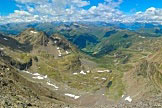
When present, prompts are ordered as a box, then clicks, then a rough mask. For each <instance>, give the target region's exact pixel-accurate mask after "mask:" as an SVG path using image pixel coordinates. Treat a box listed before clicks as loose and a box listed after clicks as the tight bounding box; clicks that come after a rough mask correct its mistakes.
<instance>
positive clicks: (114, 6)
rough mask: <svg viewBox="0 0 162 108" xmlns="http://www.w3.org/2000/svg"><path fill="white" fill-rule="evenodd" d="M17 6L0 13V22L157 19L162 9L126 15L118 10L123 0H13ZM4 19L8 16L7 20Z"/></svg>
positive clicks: (160, 16) (137, 20)
mask: <svg viewBox="0 0 162 108" xmlns="http://www.w3.org/2000/svg"><path fill="white" fill-rule="evenodd" d="M15 1H16V2H17V3H18V4H17V5H18V6H19V8H20V10H15V11H14V13H11V14H9V15H8V16H0V22H3V23H10V22H30V21H40V22H51V21H105V22H127V23H128V22H159V23H161V24H162V9H156V8H154V7H151V8H148V9H147V10H146V11H144V12H142V11H139V12H136V13H135V14H132V15H127V14H125V13H123V12H122V11H120V10H119V6H120V4H121V3H122V2H123V0H104V1H105V2H104V3H99V4H98V5H97V6H91V7H90V8H89V9H84V8H83V7H84V6H88V5H90V2H89V1H87V0H15ZM6 19H7V20H6Z"/></svg>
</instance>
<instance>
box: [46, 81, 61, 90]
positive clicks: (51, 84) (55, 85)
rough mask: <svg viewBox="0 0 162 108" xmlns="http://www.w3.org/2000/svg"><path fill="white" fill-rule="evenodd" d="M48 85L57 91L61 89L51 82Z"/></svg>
mask: <svg viewBox="0 0 162 108" xmlns="http://www.w3.org/2000/svg"><path fill="white" fill-rule="evenodd" d="M47 85H50V86H52V87H54V88H55V89H58V88H59V87H57V86H56V85H54V84H51V83H50V82H47Z"/></svg>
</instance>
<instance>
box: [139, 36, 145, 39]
mask: <svg viewBox="0 0 162 108" xmlns="http://www.w3.org/2000/svg"><path fill="white" fill-rule="evenodd" d="M138 37H140V38H143V39H144V38H146V37H143V36H138Z"/></svg>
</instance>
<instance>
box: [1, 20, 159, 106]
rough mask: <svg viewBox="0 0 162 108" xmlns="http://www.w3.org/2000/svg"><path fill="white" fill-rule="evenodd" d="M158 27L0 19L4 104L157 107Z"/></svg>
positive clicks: (146, 24) (156, 25)
mask: <svg viewBox="0 0 162 108" xmlns="http://www.w3.org/2000/svg"><path fill="white" fill-rule="evenodd" d="M161 36H162V25H160V24H151V23H131V24H122V23H115V24H113V23H112V24H110V23H105V22H77V23H75V22H68V23H62V22H51V23H10V24H3V25H0V107H1V108H161V107H162V37H161Z"/></svg>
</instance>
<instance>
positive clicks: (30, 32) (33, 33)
mask: <svg viewBox="0 0 162 108" xmlns="http://www.w3.org/2000/svg"><path fill="white" fill-rule="evenodd" d="M30 33H33V34H36V33H38V32H35V31H30Z"/></svg>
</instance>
